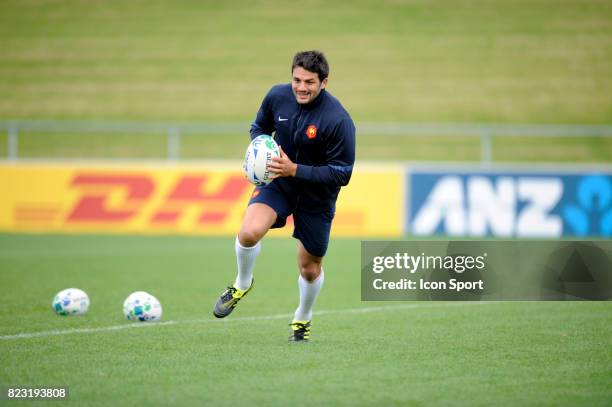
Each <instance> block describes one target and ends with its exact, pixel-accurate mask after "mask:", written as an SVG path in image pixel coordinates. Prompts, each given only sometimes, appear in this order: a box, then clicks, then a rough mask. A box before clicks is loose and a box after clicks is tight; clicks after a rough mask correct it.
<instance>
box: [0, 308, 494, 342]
mask: <svg viewBox="0 0 612 407" xmlns="http://www.w3.org/2000/svg"><path fill="white" fill-rule="evenodd" d="M494 303H495V302H488V301H479V302H476V301H474V302H427V303H417V304H402V305H389V306H380V307H363V308H348V309H337V310H322V311H315V312H314V313H313V314H314V315H315V316H319V315H333V314H362V313H370V312H382V311H400V310H405V309H415V308H437V307H462V306H466V305H486V304H494ZM292 317H293V314H276V315H262V316H253V317H238V318H229V319H222V320H219V319H213V318H206V319H205V318H202V319H188V320H179V321H164V322H153V323H125V324H123V325H114V326H104V327H98V328H74V329H58V330H53V331H42V332H31V333H21V334H15V335H3V336H0V340H11V339H30V338H42V337H47V336H57V335H70V334H84V333H96V332H112V331H122V330H126V329H142V328H150V327H159V326H167V325H179V324H208V323H217V324H218V323H231V322H247V321H265V320H273V319H288V318H292Z"/></svg>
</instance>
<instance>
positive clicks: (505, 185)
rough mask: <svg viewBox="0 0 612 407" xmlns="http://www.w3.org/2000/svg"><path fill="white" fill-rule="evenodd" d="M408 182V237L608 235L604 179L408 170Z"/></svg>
mask: <svg viewBox="0 0 612 407" xmlns="http://www.w3.org/2000/svg"><path fill="white" fill-rule="evenodd" d="M408 180H409V184H408V190H409V191H410V195H409V196H410V199H409V201H408V203H409V212H408V213H409V216H408V217H407V220H408V224H407V225H406V227H407V231H408V233H409V234H413V235H420V236H427V235H436V234H437V235H449V236H473V237H479V236H493V237H502V238H503V237H534V238H537V237H542V238H556V237H561V236H579V237H609V236H611V235H612V176H610V175H601V174H583V175H576V174H563V175H556V174H555V175H551V174H547V173H541V174H536V173H529V174H524V173H520V174H515V173H455V174H448V173H447V174H439V173H420V172H414V173H412V174H410V175H409V177H408Z"/></svg>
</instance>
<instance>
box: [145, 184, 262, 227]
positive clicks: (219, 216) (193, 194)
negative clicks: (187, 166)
mask: <svg viewBox="0 0 612 407" xmlns="http://www.w3.org/2000/svg"><path fill="white" fill-rule="evenodd" d="M209 183H210V175H207V174H201V175H186V176H184V177H182V178H181V179H180V180H179V181H178V182H177V184H176V186H175V187H174V189H172V191H171V192H170V193H169V194H168V196H167V197H166V200H165V202H164V204H163V205H162V207H161V208H160V209H159V210H158V211H157V212H156V213H154V214H153V215H152V217H151V222H152V223H155V224H158V225H160V224H163V225H173V224H175V223H176V222H178V221H179V219H180V216H181V214H182V213H183V212H184V210H185V208H186V207H187V206H189V205H195V206H196V207H198V208H201V211H200V214H199V216H198V218H197V222H198V224H200V225H207V224H219V223H222V222H223V221H225V219H226V218H227V216H228V213H229V210H230V209H231V208H232V206H233V205H235V204H236V202H237V201H238V200H239V199H240V198H241V197H242V196H243V195H244V193H245V192H246V190H247V189H248V188H249V186H250V184H249V183H248V182H246V180H245V179H244V177H242V176H238V175H232V176H230V177H228V178H227V179H226V180H225V182H223V183H222V185H221V187H220V188H218V189H217V190H215V191H214V192H209V191H206V190H205V186H207V185H209Z"/></svg>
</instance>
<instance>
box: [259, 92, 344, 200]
mask: <svg viewBox="0 0 612 407" xmlns="http://www.w3.org/2000/svg"><path fill="white" fill-rule="evenodd" d="M272 133H274V139H275V140H276V142H277V143H278V144H280V146H281V147H282V148H283V151H284V152H285V153H286V154H287V156H288V157H289V158H290V159H291V161H293V162H294V163H296V164H297V165H298V166H297V173H296V175H295V177H281V178H277V179H275V180H274V181H273V183H276V185H277V186H278V187H280V188H281V189H282V190H283V191H284V192H285V193H286V195H287V196H289V197H291V198H294V199H295V205H296V208H299V209H301V210H304V211H308V212H320V211H327V210H331V211H334V210H335V206H336V199H337V198H338V193H339V192H340V187H341V186H344V185H347V184H348V182H349V180H350V178H351V174H352V172H353V164H354V162H355V125H354V124H353V120H352V119H351V117H350V115H349V114H348V112H347V111H346V110H345V109H344V107H342V105H341V104H340V102H339V101H338V99H336V98H335V97H333V96H332V95H331V94H329V93H327V92H326V91H325V89H323V90H322V91H321V93H320V94H319V95H318V96H317V97H316V99H315V100H313V101H312V102H311V103H309V104H306V105H301V104H299V103H297V101H296V100H295V96H294V95H293V91H292V90H291V84H283V85H276V86H274V87H273V88H272V89H270V91H269V92H268V94H267V95H266V97H265V98H264V100H263V102H262V104H261V107H260V109H259V111H258V112H257V117H256V118H255V121H254V122H253V124H252V125H251V139H253V138H255V137H257V136H259V135H261V134H270V135H271V134H272Z"/></svg>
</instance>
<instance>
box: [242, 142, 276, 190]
mask: <svg viewBox="0 0 612 407" xmlns="http://www.w3.org/2000/svg"><path fill="white" fill-rule="evenodd" d="M272 157H280V148H279V147H278V144H276V141H274V139H273V138H272V136H269V135H267V134H262V135H261V136H257V137H255V138H254V139H253V140H252V141H251V143H250V144H249V147H248V148H247V150H246V154H245V156H244V165H243V168H244V176H245V177H246V179H247V180H249V182H250V183H251V184H254V185H257V186H261V185H266V184H269V183H270V182H272V179H271V178H270V171H268V164H270V163H271V162H272Z"/></svg>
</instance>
